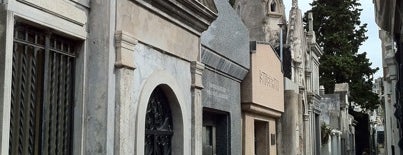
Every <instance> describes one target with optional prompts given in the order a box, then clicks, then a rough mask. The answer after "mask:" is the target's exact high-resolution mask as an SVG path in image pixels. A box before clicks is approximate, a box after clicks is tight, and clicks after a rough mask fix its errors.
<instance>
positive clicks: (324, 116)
mask: <svg viewBox="0 0 403 155" xmlns="http://www.w3.org/2000/svg"><path fill="white" fill-rule="evenodd" d="M320 109H321V110H322V112H321V115H320V120H321V123H325V124H327V125H329V126H330V128H332V129H339V128H340V123H339V117H340V96H339V95H338V94H325V95H322V99H321V102H320Z"/></svg>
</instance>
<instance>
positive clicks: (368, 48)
mask: <svg viewBox="0 0 403 155" xmlns="http://www.w3.org/2000/svg"><path fill="white" fill-rule="evenodd" d="M291 2H292V0H284V5H285V7H286V8H285V12H286V15H287V20H288V18H289V17H288V14H289V12H290V9H291ZM311 2H312V0H299V1H298V7H299V8H300V9H301V10H302V12H306V11H307V10H309V9H310V8H311V6H310V5H309V3H311ZM358 2H360V3H361V8H362V9H363V11H362V12H361V23H367V24H368V26H367V29H368V32H367V33H366V35H367V36H368V39H367V40H366V41H365V42H364V43H363V45H361V46H360V49H359V52H367V58H369V59H370V61H371V62H372V66H371V67H373V68H375V67H379V71H378V72H377V73H376V74H375V76H374V78H378V77H382V76H383V72H382V49H381V41H380V40H379V37H378V26H377V25H376V23H375V14H374V4H373V3H372V0H359V1H358ZM314 22H315V19H314Z"/></svg>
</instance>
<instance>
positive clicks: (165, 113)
mask: <svg viewBox="0 0 403 155" xmlns="http://www.w3.org/2000/svg"><path fill="white" fill-rule="evenodd" d="M145 129H146V130H145V134H146V135H145V145H144V149H145V155H171V154H172V149H171V140H172V136H173V134H174V131H173V123H172V115H171V108H170V107H169V102H168V99H167V97H166V96H165V94H164V92H163V90H162V89H161V88H160V87H157V88H156V89H155V90H154V91H153V93H152V94H151V97H150V100H149V102H148V106H147V113H146V123H145Z"/></svg>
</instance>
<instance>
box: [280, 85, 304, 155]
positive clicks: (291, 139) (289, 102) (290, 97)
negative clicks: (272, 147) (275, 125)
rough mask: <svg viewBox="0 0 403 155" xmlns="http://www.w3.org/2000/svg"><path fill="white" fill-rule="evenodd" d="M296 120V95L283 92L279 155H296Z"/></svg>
mask: <svg viewBox="0 0 403 155" xmlns="http://www.w3.org/2000/svg"><path fill="white" fill-rule="evenodd" d="M298 118H299V117H298V94H297V93H296V92H295V91H293V90H285V91H284V113H283V115H282V116H281V122H282V123H281V125H282V127H281V129H282V134H281V136H282V144H280V149H279V155H290V154H293V155H294V154H297V151H298V150H297V149H298V146H297V145H299V142H298V139H299V136H298V135H299V131H298V129H297V125H298Z"/></svg>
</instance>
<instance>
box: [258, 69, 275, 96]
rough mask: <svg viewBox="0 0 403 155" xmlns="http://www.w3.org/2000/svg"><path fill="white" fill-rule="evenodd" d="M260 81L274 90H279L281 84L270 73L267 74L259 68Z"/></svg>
mask: <svg viewBox="0 0 403 155" xmlns="http://www.w3.org/2000/svg"><path fill="white" fill-rule="evenodd" d="M259 81H260V84H262V85H264V86H266V87H269V88H272V89H274V90H277V91H278V90H279V86H280V81H279V80H278V79H276V78H274V77H272V76H270V75H269V74H267V73H266V72H263V71H262V70H259Z"/></svg>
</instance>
